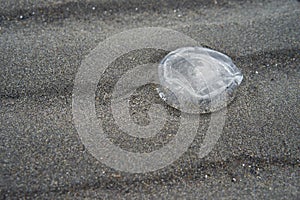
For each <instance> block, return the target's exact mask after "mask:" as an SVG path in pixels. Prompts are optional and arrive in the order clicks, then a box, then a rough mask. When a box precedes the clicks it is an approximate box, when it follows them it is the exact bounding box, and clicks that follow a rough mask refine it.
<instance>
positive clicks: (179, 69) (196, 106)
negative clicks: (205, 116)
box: [157, 47, 243, 114]
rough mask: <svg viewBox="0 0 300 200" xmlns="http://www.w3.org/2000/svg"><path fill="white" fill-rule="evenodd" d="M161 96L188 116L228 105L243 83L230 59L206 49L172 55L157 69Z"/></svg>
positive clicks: (195, 48) (182, 51)
mask: <svg viewBox="0 0 300 200" xmlns="http://www.w3.org/2000/svg"><path fill="white" fill-rule="evenodd" d="M158 76H159V80H160V83H161V87H159V88H157V90H158V93H159V95H160V97H161V98H162V99H163V100H164V101H165V102H166V103H167V104H168V105H170V106H172V107H174V108H176V109H179V110H181V111H183V112H186V113H194V114H198V113H209V112H214V111H217V110H219V109H221V108H223V107H225V106H227V105H228V104H229V103H230V102H231V101H232V100H233V99H234V94H235V91H236V89H237V86H239V85H240V84H241V82H242V80H243V75H242V73H241V71H240V70H239V69H238V68H237V67H236V66H235V65H234V63H233V62H232V60H231V58H229V57H228V56H227V55H225V54H222V53H220V52H217V51H214V50H211V49H208V48H203V47H183V48H179V49H177V50H175V51H172V52H170V53H169V54H168V55H167V56H166V57H165V58H164V59H163V60H162V61H161V62H160V64H159V66H158Z"/></svg>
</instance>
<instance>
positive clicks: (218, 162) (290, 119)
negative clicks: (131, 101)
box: [0, 0, 300, 199]
mask: <svg viewBox="0 0 300 200" xmlns="http://www.w3.org/2000/svg"><path fill="white" fill-rule="evenodd" d="M130 2H132V3H129V2H128V1H118V2H115V1H106V0H104V1H101V2H96V1H92V0H91V1H88V3H82V2H81V1H74V0H70V1H69V0H68V1H54V0H53V1H51V2H50V3H49V2H48V1H47V2H46V1H43V2H39V1H34V0H32V1H3V0H1V1H0V7H1V9H0V66H1V75H0V99H1V101H0V108H1V109H0V116H1V118H0V130H1V131H0V136H1V140H0V141H1V153H0V161H1V162H0V163H1V164H0V166H1V170H0V189H1V190H0V195H1V196H0V197H1V198H15V197H29V198H52V199H53V198H55V199H57V198H85V197H88V198H109V199H111V198H130V199H132V198H136V199H140V198H155V199H156V198H168V199H173V198H191V199H194V198H201V199H202V198H205V199H210V198H214V199H219V198H224V199H233V198H236V199H245V198H246V199H256V198H258V199H297V196H299V185H300V183H299V180H300V177H299V167H300V166H299V164H300V162H299V159H300V157H299V156H300V152H299V142H300V137H299V128H300V127H299V118H300V110H299V80H300V79H299V78H300V73H299V69H300V68H299V65H300V62H299V61H300V42H299V41H300V34H299V30H300V22H299V20H298V19H299V16H300V3H299V2H298V1H296V0H289V1H245V2H243V3H242V2H240V1H230V2H229V1H219V0H217V1H213V0H212V1H200V2H198V3H194V1H189V0H187V1H183V2H180V3H176V2H174V1H166V2H163V3H161V2H159V1H135V0H130ZM216 2H217V3H216ZM138 27H165V28H169V29H173V30H177V31H180V32H182V33H184V34H186V35H188V36H190V37H192V38H193V39H195V40H197V41H199V43H200V44H201V45H204V46H207V47H210V48H212V49H215V50H218V51H221V52H223V53H226V54H227V55H229V56H230V57H231V58H232V59H233V61H234V62H235V64H236V65H237V66H238V67H239V68H240V69H241V70H242V72H243V74H244V80H243V82H242V84H241V86H240V88H239V89H238V91H237V94H236V98H235V100H234V101H233V102H232V103H231V104H230V105H229V106H228V108H227V119H226V123H225V126H224V128H223V133H222V135H221V137H220V139H219V140H218V143H217V144H216V146H215V148H214V149H213V151H212V152H211V153H210V154H209V155H208V156H207V157H205V158H203V159H198V157H197V155H196V153H197V149H198V148H199V146H200V145H201V140H202V139H203V138H202V136H203V131H205V130H206V129H207V123H206V122H207V121H209V117H210V116H209V115H204V116H202V118H203V127H202V128H199V129H198V136H197V137H196V138H195V140H194V142H193V143H192V144H191V146H190V148H189V150H188V151H187V152H186V153H185V154H183V155H182V156H181V157H180V159H178V160H177V161H176V162H174V163H173V164H172V165H170V166H168V167H166V168H164V169H161V170H158V171H155V172H149V173H146V174H130V173H125V172H120V171H116V170H114V169H111V168H109V167H107V166H105V165H104V164H102V163H101V162H99V161H97V160H96V159H95V158H94V157H93V156H92V155H91V154H90V153H89V151H88V149H86V148H85V146H84V145H83V143H82V142H81V140H80V138H79V135H78V133H77V131H76V129H75V126H74V122H73V120H72V89H73V84H74V79H75V76H76V72H77V70H78V68H79V67H80V64H81V61H82V60H83V59H84V58H85V56H86V55H88V54H89V53H90V51H91V50H92V49H94V48H95V47H96V46H97V45H98V43H99V42H101V41H103V40H105V39H106V38H108V37H110V36H111V35H113V34H117V33H120V32H122V31H124V30H128V29H132V28H138ZM164 55H165V52H160V51H158V52H157V51H153V50H151V49H148V50H147V49H144V50H142V51H141V52H131V54H130V55H126V56H124V57H122V58H120V60H119V62H116V63H114V64H113V65H112V66H111V67H112V68H114V69H115V71H112V73H110V74H108V75H107V77H106V78H105V79H103V83H106V84H103V86H102V87H103V90H109V89H110V88H111V87H112V85H110V83H111V82H110V80H112V79H113V78H115V77H116V74H118V66H130V65H131V64H132V62H137V63H138V62H140V61H144V60H147V59H148V60H149V62H157V61H159V60H160V59H162V58H163V56H164ZM133 57H134V61H132V58H133ZM143 91H146V92H144V93H143V92H141V95H142V96H143V95H147V94H148V95H150V99H154V101H155V98H157V97H156V96H155V94H154V93H153V91H151V87H149V88H147V87H146V88H143ZM150 101H151V100H150ZM156 101H157V100H156ZM137 104H139V106H138V107H139V108H138V109H141V110H143V106H145V105H144V104H143V102H139V101H137ZM98 110H99V109H98ZM170 110H171V112H173V114H174V115H176V114H178V111H176V110H172V109H170ZM138 111H139V110H137V112H138ZM99 112H100V111H99ZM99 115H101V113H100V114H99ZM102 117H108V118H109V117H110V116H109V115H105V116H102ZM102 119H103V118H102ZM147 120H148V119H147V117H144V118H143V117H141V118H140V121H141V123H143V121H147ZM103 126H106V129H107V131H108V132H109V134H111V137H112V141H114V142H115V143H116V145H119V146H120V147H122V148H125V149H126V148H127V149H131V151H138V150H140V149H143V148H142V147H141V146H145V145H148V144H143V142H142V141H135V140H134V139H126V138H123V136H119V135H118V130H117V127H116V126H111V125H110V123H109V120H105V122H104V124H103ZM174 127H175V128H174ZM174 131H176V121H175V124H174V126H170V127H167V133H168V134H171V135H172V134H176V132H175V133H174ZM156 140H157V141H156V142H157V143H158V145H159V147H160V146H161V145H163V144H165V143H166V142H168V139H167V138H166V137H165V136H163V137H161V138H159V137H158V138H156ZM150 143H151V142H150ZM133 144H134V145H133ZM149 148H150V149H151V148H152V147H149ZM155 148H156V147H155Z"/></svg>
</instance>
